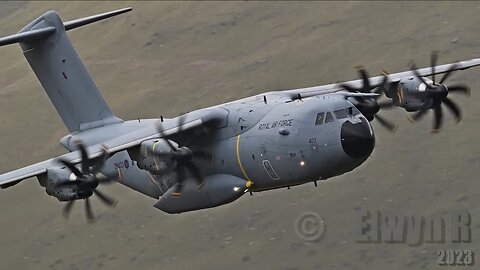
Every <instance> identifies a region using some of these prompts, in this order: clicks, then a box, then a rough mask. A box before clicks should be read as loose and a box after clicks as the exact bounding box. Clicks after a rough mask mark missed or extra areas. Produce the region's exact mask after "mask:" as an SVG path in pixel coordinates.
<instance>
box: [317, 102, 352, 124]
mask: <svg viewBox="0 0 480 270" xmlns="http://www.w3.org/2000/svg"><path fill="white" fill-rule="evenodd" d="M359 114H360V111H359V110H358V109H357V108H355V107H354V106H350V107H348V108H345V109H340V110H336V111H333V112H319V113H317V118H316V120H315V125H317V126H318V125H322V124H327V123H330V122H333V121H335V119H337V120H340V119H344V118H353V117H355V116H356V115H359Z"/></svg>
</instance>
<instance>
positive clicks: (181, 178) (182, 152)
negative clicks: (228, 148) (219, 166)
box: [157, 115, 213, 197]
mask: <svg viewBox="0 0 480 270" xmlns="http://www.w3.org/2000/svg"><path fill="white" fill-rule="evenodd" d="M184 124H185V115H182V116H180V117H178V125H177V126H178V131H177V132H176V133H175V134H173V135H179V134H181V133H183V132H184V130H183V125H184ZM157 130H158V133H159V134H160V136H161V137H162V138H163V139H165V142H166V143H167V144H168V146H169V147H170V148H171V150H172V151H170V152H168V153H161V154H157V155H158V156H159V157H163V158H169V159H170V160H172V161H175V162H176V167H175V170H174V172H175V173H176V175H177V188H176V190H175V192H173V193H172V195H173V196H177V197H178V196H180V195H181V191H182V188H183V183H184V182H185V181H186V180H187V179H188V178H187V177H188V176H187V173H189V174H190V175H191V176H192V178H193V179H194V180H195V181H196V182H197V183H198V188H199V189H200V188H201V187H202V186H203V184H204V178H203V175H202V173H201V171H200V168H199V167H198V166H197V165H196V164H195V163H194V160H195V159H204V160H213V154H212V153H211V152H210V151H208V150H202V149H193V150H191V149H190V148H188V147H187V146H185V145H184V146H180V145H177V146H175V145H174V144H173V143H172V141H170V140H169V139H168V137H171V136H173V135H170V136H166V135H165V133H164V130H163V126H162V122H159V123H158V125H157ZM190 139H191V138H190Z"/></svg>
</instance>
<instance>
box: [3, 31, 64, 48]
mask: <svg viewBox="0 0 480 270" xmlns="http://www.w3.org/2000/svg"><path fill="white" fill-rule="evenodd" d="M54 32H55V27H53V26H50V27H45V28H41V29H35V30H30V31H27V32H22V33H18V34H14V35H10V36H6V37H3V38H0V46H4V45H10V44H13V43H20V42H31V41H35V40H38V39H43V38H46V37H48V36H50V35H51V34H53V33H54Z"/></svg>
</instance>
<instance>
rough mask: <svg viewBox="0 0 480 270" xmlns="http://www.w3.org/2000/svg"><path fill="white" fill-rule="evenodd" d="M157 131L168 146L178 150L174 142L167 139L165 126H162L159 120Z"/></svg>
mask: <svg viewBox="0 0 480 270" xmlns="http://www.w3.org/2000/svg"><path fill="white" fill-rule="evenodd" d="M157 131H158V133H159V134H160V137H162V138H163V139H164V140H165V142H166V143H167V144H168V146H169V147H170V148H171V149H172V150H173V151H177V148H176V147H175V145H173V144H172V142H171V141H169V140H168V139H167V137H166V136H165V133H164V132H163V126H162V122H158V124H157Z"/></svg>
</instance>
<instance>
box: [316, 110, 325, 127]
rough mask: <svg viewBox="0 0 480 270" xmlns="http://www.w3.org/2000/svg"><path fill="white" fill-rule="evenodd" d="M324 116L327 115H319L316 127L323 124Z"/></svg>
mask: <svg viewBox="0 0 480 270" xmlns="http://www.w3.org/2000/svg"><path fill="white" fill-rule="evenodd" d="M324 115H325V113H323V112H321V113H318V114H317V120H315V125H321V124H323V117H324Z"/></svg>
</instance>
